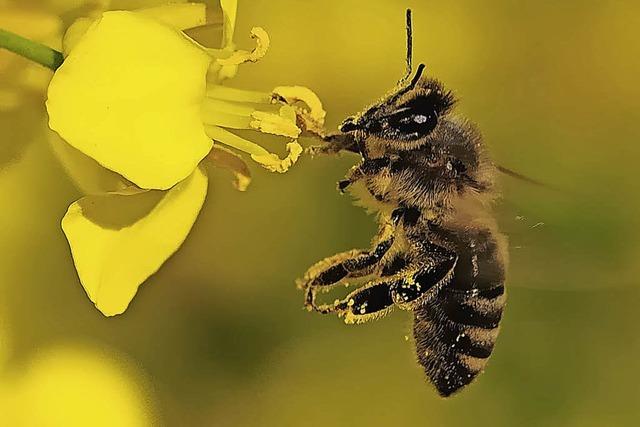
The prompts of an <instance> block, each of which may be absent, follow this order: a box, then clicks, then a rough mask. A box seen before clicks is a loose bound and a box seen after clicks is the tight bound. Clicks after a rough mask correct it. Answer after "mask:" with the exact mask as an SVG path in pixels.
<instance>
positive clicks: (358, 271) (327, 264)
mask: <svg viewBox="0 0 640 427" xmlns="http://www.w3.org/2000/svg"><path fill="white" fill-rule="evenodd" d="M392 244H393V236H390V237H389V238H388V239H386V240H383V241H382V242H380V243H378V244H377V245H376V246H375V247H374V248H373V249H372V250H371V251H361V250H353V251H348V252H343V253H341V254H338V255H334V256H332V257H329V258H327V259H324V260H322V261H320V262H319V263H317V264H315V265H314V266H312V267H311V268H310V269H309V270H308V271H307V272H306V273H305V275H304V276H303V279H302V280H301V281H299V282H298V287H299V288H302V289H304V290H305V291H306V293H305V306H306V307H309V308H312V309H315V308H316V304H315V295H316V292H317V290H318V289H324V290H327V289H330V287H331V286H333V285H335V284H336V283H338V282H340V281H341V280H342V279H344V278H346V277H362V276H366V275H367V274H369V273H370V272H371V270H372V269H373V268H375V267H376V266H377V264H378V263H379V262H380V260H381V259H382V257H383V256H384V255H385V254H386V253H387V251H388V250H389V248H391V245H392Z"/></svg>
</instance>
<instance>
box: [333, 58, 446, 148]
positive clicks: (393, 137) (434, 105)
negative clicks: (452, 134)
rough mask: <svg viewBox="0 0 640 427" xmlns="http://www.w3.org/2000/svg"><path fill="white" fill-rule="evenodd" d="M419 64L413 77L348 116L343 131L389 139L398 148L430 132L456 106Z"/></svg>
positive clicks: (442, 88) (415, 144) (418, 143)
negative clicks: (366, 107) (424, 76)
mask: <svg viewBox="0 0 640 427" xmlns="http://www.w3.org/2000/svg"><path fill="white" fill-rule="evenodd" d="M423 70H424V65H423V64H420V66H419V67H418V70H417V71H416V74H415V76H414V77H413V79H412V80H411V81H410V82H409V83H408V84H405V85H402V86H400V87H399V88H397V89H396V90H395V91H394V92H393V93H391V94H390V95H389V96H387V97H385V98H383V99H382V100H381V101H379V102H378V103H376V104H374V105H373V106H371V107H369V108H368V109H367V110H365V111H364V112H362V113H360V114H358V115H356V116H353V117H349V118H347V119H346V120H345V121H344V122H343V123H342V125H341V126H340V131H342V132H361V133H362V134H363V135H364V136H365V138H366V137H375V138H376V139H378V140H383V141H388V142H389V144H391V145H392V146H393V147H394V148H396V149H398V150H402V149H413V148H415V147H416V146H418V145H420V141H421V140H423V139H424V138H425V137H426V136H428V135H430V134H431V133H432V132H433V131H434V129H435V128H436V127H437V126H438V122H439V120H440V119H441V118H442V117H443V116H444V115H446V114H447V113H448V112H449V111H450V110H451V108H452V107H453V105H454V103H455V100H454V98H453V95H452V94H451V92H449V91H447V90H445V89H444V87H443V86H442V84H441V83H440V82H438V81H437V80H434V79H428V78H423V77H422V72H423Z"/></svg>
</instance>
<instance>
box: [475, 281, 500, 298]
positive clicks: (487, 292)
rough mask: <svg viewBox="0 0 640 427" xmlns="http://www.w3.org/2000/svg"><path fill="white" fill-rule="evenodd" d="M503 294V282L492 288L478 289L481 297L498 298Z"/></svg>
mask: <svg viewBox="0 0 640 427" xmlns="http://www.w3.org/2000/svg"><path fill="white" fill-rule="evenodd" d="M503 294H504V286H503V285H502V284H499V285H497V286H495V287H493V288H490V289H478V296H479V297H480V298H486V299H494V298H498V297H499V296H502V295H503Z"/></svg>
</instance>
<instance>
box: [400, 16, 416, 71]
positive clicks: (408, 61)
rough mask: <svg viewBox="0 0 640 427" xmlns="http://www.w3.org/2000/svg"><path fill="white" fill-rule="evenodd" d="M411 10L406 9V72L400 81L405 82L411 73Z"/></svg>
mask: <svg viewBox="0 0 640 427" xmlns="http://www.w3.org/2000/svg"><path fill="white" fill-rule="evenodd" d="M411 21H412V20H411V9H407V71H406V74H405V76H404V78H403V79H402V80H406V79H408V78H409V76H410V75H411V72H412V71H413V67H412V63H411V62H412V60H413V24H412V22H411Z"/></svg>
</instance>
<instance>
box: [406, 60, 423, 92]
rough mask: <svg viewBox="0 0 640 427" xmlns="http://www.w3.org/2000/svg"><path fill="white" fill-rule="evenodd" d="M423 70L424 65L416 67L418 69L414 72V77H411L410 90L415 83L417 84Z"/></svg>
mask: <svg viewBox="0 0 640 427" xmlns="http://www.w3.org/2000/svg"><path fill="white" fill-rule="evenodd" d="M424 68H425V65H424V64H420V65H418V69H417V70H416V75H415V76H413V78H412V79H411V83H409V88H410V89H413V87H414V86H415V85H416V83H418V80H420V77H422V72H423V71H424Z"/></svg>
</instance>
